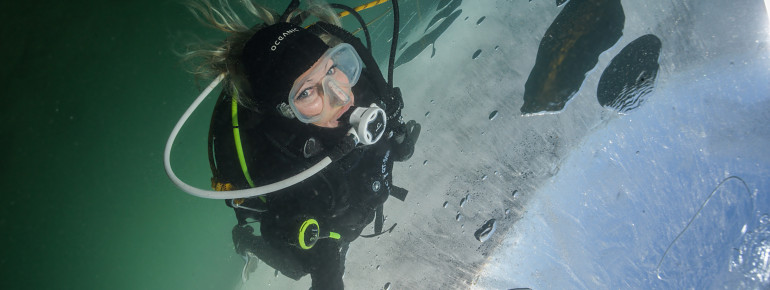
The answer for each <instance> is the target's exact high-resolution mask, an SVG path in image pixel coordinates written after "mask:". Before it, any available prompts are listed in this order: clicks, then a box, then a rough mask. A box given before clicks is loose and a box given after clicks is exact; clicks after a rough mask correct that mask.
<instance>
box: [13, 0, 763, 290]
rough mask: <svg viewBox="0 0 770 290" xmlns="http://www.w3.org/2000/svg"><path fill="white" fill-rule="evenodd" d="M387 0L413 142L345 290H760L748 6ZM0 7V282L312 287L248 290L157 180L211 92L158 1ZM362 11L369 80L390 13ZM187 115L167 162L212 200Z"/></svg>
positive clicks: (201, 140) (194, 26)
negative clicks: (192, 69)
mask: <svg viewBox="0 0 770 290" xmlns="http://www.w3.org/2000/svg"><path fill="white" fill-rule="evenodd" d="M258 2H263V3H264V4H265V5H267V6H269V7H273V8H274V9H275V10H281V9H283V8H284V6H285V5H286V2H285V1H278V0H275V1H258ZM342 2H343V3H344V4H347V5H349V6H356V5H358V4H362V3H360V2H362V1H355V0H345V1H342ZM363 2H366V1H363ZM399 2H400V4H401V36H400V40H399V48H398V54H397V56H396V66H397V69H396V71H395V84H396V85H397V86H399V87H401V89H402V91H403V93H404V100H405V109H404V117H405V119H406V120H411V119H414V120H417V121H418V122H420V123H421V124H422V128H423V129H422V130H423V132H422V135H421V137H420V141H419V143H418V146H417V150H416V152H415V154H414V156H413V157H412V159H410V160H409V161H408V162H404V163H397V165H396V168H395V169H394V171H393V174H394V183H395V184H397V185H399V186H402V187H404V188H406V189H408V190H409V191H410V194H409V195H408V197H407V199H406V201H405V202H401V201H399V200H397V199H393V198H391V199H390V200H389V201H388V202H387V203H386V205H385V209H384V213H385V216H386V219H385V225H384V227H385V228H388V227H392V231H391V232H388V233H387V234H383V235H381V236H377V237H374V238H359V239H358V240H356V241H354V242H353V243H352V244H351V247H350V249H349V251H348V254H347V264H346V273H345V278H344V279H345V283H346V286H347V287H348V288H349V289H379V288H384V289H425V288H429V289H430V288H440V289H457V288H460V289H464V288H473V287H477V288H482V289H489V288H494V289H511V288H532V289H547V288H551V289H559V288H561V289H576V288H578V289H581V288H582V289H594V288H611V289H613V288H614V289H623V288H677V289H681V288H699V289H700V288H736V287H738V288H763V287H765V288H766V287H767V285H768V283H770V278H769V277H770V266H768V265H770V263H769V262H768V261H770V258H768V257H770V255H769V254H768V253H769V251H768V238H770V237H768V231H769V230H768V223H767V216H766V214H767V213H768V212H769V211H770V208H768V206H770V199H768V197H767V195H766V192H767V189H768V188H770V184H768V183H767V178H766V177H767V176H768V175H770V168H769V167H768V164H770V155H769V154H768V153H767V152H766V150H765V148H767V144H768V143H769V141H770V131H769V130H768V127H767V126H766V124H767V123H768V121H770V113H768V112H770V102H769V101H768V97H770V96H769V95H768V93H767V92H768V91H770V87H768V83H767V79H770V71H769V70H768V68H770V64H769V63H768V60H767V58H768V57H769V56H770V46H768V39H770V37H768V35H770V33H768V29H770V21H768V15H767V13H768V12H767V11H768V10H767V7H766V6H765V5H766V4H765V3H763V1H759V0H757V1H749V0H747V1H727V0H698V1H695V0H692V1H690V0H688V1H673V2H672V1H620V0H582V1H578V0H570V1H566V0H557V1H552V0H532V1H524V0H519V1H517V0H482V1H461V0H436V1H428V0H419V1H418V0H401V1H399ZM3 5H4V7H6V9H0V13H3V17H2V19H3V21H5V23H6V25H5V27H9V29H5V30H3V31H2V40H3V43H4V45H3V46H2V49H3V52H4V55H6V56H8V57H7V59H8V60H9V61H8V63H6V65H4V66H3V67H2V75H3V76H4V78H2V79H3V80H2V82H3V84H4V86H3V87H4V88H6V96H8V97H7V98H5V99H6V100H5V101H6V105H5V106H3V109H2V110H3V111H2V113H0V117H1V118H2V120H3V122H0V124H2V125H0V126H2V132H3V136H4V140H5V142H3V143H2V146H3V147H2V148H3V149H4V150H3V151H4V152H6V153H7V154H6V155H5V157H3V159H2V165H3V167H4V168H6V169H8V170H6V172H5V174H4V175H3V177H2V178H3V180H2V181H3V184H6V185H8V186H7V189H6V190H5V191H4V202H3V204H2V206H1V207H2V210H1V211H0V231H2V232H3V233H4V235H3V238H2V244H3V247H2V250H1V251H2V252H1V253H0V265H2V270H3V271H2V273H3V274H2V279H0V288H3V289H223V288H225V289H230V288H242V289H270V288H276V289H307V288H308V287H309V280H308V279H309V278H308V277H304V278H302V279H300V280H299V281H295V280H292V279H290V278H288V277H286V276H284V275H282V274H280V273H279V272H277V271H276V270H274V269H271V268H270V267H268V266H267V265H266V264H264V263H262V264H259V265H258V266H257V269H256V271H255V272H254V273H253V275H251V278H250V279H249V281H248V282H247V283H245V284H241V283H240V282H239V281H240V279H241V276H240V275H241V269H242V267H243V265H244V264H243V260H242V258H241V256H239V255H237V254H236V253H235V252H234V250H233V243H232V240H231V230H232V227H233V225H234V223H235V218H234V217H233V213H232V210H231V209H229V208H227V207H226V206H224V205H223V204H222V203H221V202H215V201H210V200H202V199H197V198H193V197H190V196H187V195H185V194H184V193H183V192H181V191H180V190H178V189H177V188H175V187H174V186H173V185H172V184H171V183H170V182H169V181H168V179H167V177H166V175H165V174H164V172H163V169H162V162H161V156H162V155H161V150H162V148H163V145H164V142H165V141H166V138H167V137H168V133H169V132H170V130H171V128H172V126H173V124H174V123H175V122H176V120H177V118H178V117H179V116H180V115H181V114H182V112H183V111H184V109H185V108H186V107H187V106H188V105H189V103H190V102H192V99H193V98H194V96H195V95H197V94H198V93H199V89H200V88H201V87H202V86H205V84H206V83H207V80H200V81H199V82H196V80H194V79H193V78H192V77H191V76H190V75H189V74H188V73H186V72H185V71H184V69H183V67H182V66H181V65H179V63H178V56H176V55H174V54H173V49H174V48H176V47H178V46H179V42H180V40H179V39H180V37H178V34H179V33H182V32H185V33H188V32H189V33H192V34H195V35H198V36H201V37H202V38H204V39H210V40H213V41H216V40H221V39H222V38H223V37H224V36H223V35H220V34H217V33H212V32H211V31H210V30H207V29H206V28H204V27H202V26H201V25H200V24H198V23H197V22H196V21H195V20H194V19H193V18H192V17H191V16H190V14H189V13H188V12H187V11H186V9H185V8H184V7H183V6H181V5H178V4H174V3H170V2H169V3H158V2H157V1H131V2H125V3H102V2H95V1H75V2H66V3H65V2H61V3H58V2H57V3H53V2H51V3H43V2H24V3H22V2H8V3H5V4H3ZM361 14H362V16H363V17H364V18H365V19H366V20H367V22H370V32H371V36H372V43H373V53H374V56H375V58H376V60H377V61H378V63H379V65H380V66H381V67H383V68H384V67H385V66H386V65H385V64H386V63H387V57H388V55H387V54H388V51H389V49H390V41H392V40H391V30H392V23H391V19H392V11H391V10H389V3H385V4H382V5H379V6H377V7H375V8H371V9H367V10H364V11H362V12H361ZM19 23H27V24H26V25H19ZM343 24H344V26H345V28H346V29H348V30H351V31H354V30H356V29H358V25H357V23H356V22H355V21H354V20H352V19H344V20H343ZM11 28H13V29H11ZM356 35H357V36H360V37H363V36H362V33H358V34H356ZM182 39H184V37H182ZM8 44H13V45H8ZM203 106H204V107H206V106H208V107H207V108H211V107H213V101H210V100H209V101H206V102H204V103H203ZM201 112H203V113H200V112H198V113H196V114H194V115H193V117H192V119H191V123H190V124H188V125H187V127H186V128H185V129H184V130H182V132H181V135H180V137H179V140H178V141H177V147H176V148H177V149H175V151H174V153H173V159H172V160H173V161H174V163H175V165H174V166H175V168H176V169H177V170H179V171H180V172H179V174H180V176H181V177H182V178H183V179H184V180H186V181H188V182H190V183H192V184H194V185H196V186H198V187H202V188H205V187H208V186H209V185H210V177H211V176H210V175H211V174H210V172H209V166H208V160H207V159H206V134H207V130H208V125H209V122H210V117H211V116H210V110H209V109H205V110H201ZM729 176H740V177H741V178H742V180H745V182H746V184H747V186H748V188H749V189H750V190H749V191H750V192H749V194H750V195H751V196H753V197H752V198H746V190H745V188H744V187H743V185H741V184H740V183H739V182H737V181H735V180H729V181H728V182H725V183H724V186H723V187H722V188H721V189H719V190H718V191H717V192H716V193H715V194H714V197H713V198H712V199H710V200H709V201H708V203H706V204H705V206H703V207H702V208H703V211H698V209H699V208H700V207H701V205H703V202H704V200H705V198H706V196H707V195H708V193H709V192H710V191H711V190H713V189H714V187H715V186H716V185H717V184H719V182H720V181H722V180H724V179H725V178H727V177H729ZM696 212H699V214H696ZM690 221H691V224H690V223H689V222H690ZM688 225H690V226H689V227H688ZM683 229H686V230H684V231H683ZM373 231H374V229H373V225H370V226H369V227H368V228H366V229H365V230H364V234H370V233H372V232H373ZM680 233H681V235H680ZM678 236H681V237H679V238H677V237H678ZM669 245H670V250H667V247H669ZM656 269H657V271H656Z"/></svg>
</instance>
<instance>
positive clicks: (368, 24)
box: [351, 8, 393, 35]
mask: <svg viewBox="0 0 770 290" xmlns="http://www.w3.org/2000/svg"><path fill="white" fill-rule="evenodd" d="M390 10H393V8H388V10H385V12H383V13H382V14H381V15H380V16H377V18H374V19H372V21H369V23H367V24H366V26H367V27H369V26H370V25H371V24H372V23H374V22H376V21H377V20H380V19H381V18H382V17H383V16H385V15H386V14H388V12H390ZM361 30H364V29H363V28H358V29H356V31H353V32H352V33H351V34H353V35H356V33H359V32H361Z"/></svg>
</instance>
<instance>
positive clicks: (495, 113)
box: [489, 111, 497, 121]
mask: <svg viewBox="0 0 770 290" xmlns="http://www.w3.org/2000/svg"><path fill="white" fill-rule="evenodd" d="M495 118H497V111H492V113H490V114H489V120H490V121H492V120H494V119H495Z"/></svg>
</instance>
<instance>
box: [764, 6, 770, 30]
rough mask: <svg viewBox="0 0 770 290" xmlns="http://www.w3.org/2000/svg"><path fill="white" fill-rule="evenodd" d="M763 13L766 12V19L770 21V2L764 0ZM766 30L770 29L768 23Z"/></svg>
mask: <svg viewBox="0 0 770 290" xmlns="http://www.w3.org/2000/svg"><path fill="white" fill-rule="evenodd" d="M765 11H767V18H768V19H770V0H765ZM768 28H770V23H768Z"/></svg>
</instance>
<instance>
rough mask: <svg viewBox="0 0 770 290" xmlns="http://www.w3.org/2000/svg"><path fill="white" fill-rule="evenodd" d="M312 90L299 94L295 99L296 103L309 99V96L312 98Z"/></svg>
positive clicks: (308, 89)
mask: <svg viewBox="0 0 770 290" xmlns="http://www.w3.org/2000/svg"><path fill="white" fill-rule="evenodd" d="M311 89H312V88H307V89H305V90H303V91H302V92H301V93H299V94H298V95H297V97H295V98H294V100H295V101H301V100H304V99H306V98H307V97H309V96H310V90H311Z"/></svg>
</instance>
